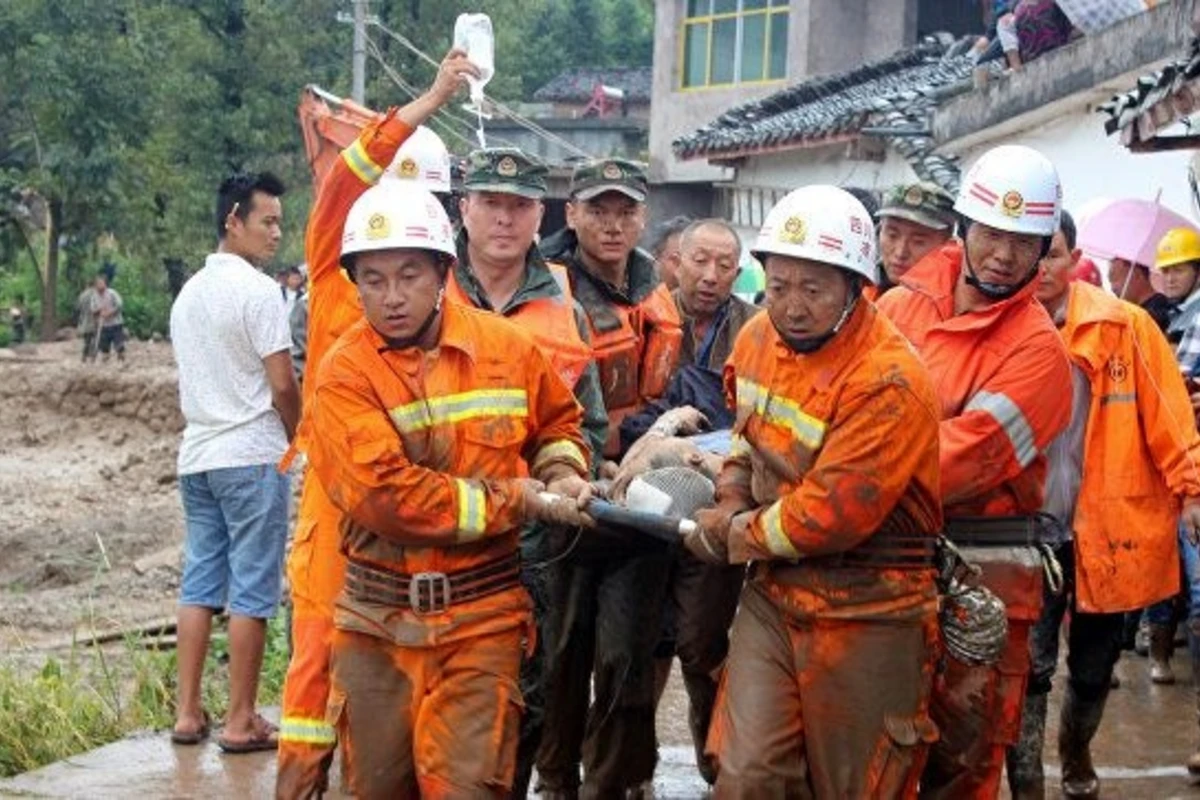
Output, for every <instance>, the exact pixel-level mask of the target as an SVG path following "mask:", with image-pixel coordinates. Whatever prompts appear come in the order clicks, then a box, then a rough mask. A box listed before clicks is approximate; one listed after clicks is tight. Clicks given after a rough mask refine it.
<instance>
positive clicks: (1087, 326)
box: [1060, 281, 1135, 372]
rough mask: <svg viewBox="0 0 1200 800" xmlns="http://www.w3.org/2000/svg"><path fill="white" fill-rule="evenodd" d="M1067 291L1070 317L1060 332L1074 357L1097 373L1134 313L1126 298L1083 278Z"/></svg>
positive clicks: (1113, 349) (1073, 283)
mask: <svg viewBox="0 0 1200 800" xmlns="http://www.w3.org/2000/svg"><path fill="white" fill-rule="evenodd" d="M1068 291H1069V292H1070V294H1069V295H1068V296H1067V320H1066V324H1064V325H1063V327H1062V328H1061V329H1060V333H1061V335H1062V339H1063V342H1064V344H1066V346H1067V351H1068V352H1069V353H1070V355H1071V359H1072V360H1073V361H1075V362H1076V363H1080V362H1083V363H1086V364H1087V365H1088V366H1089V367H1090V369H1091V370H1092V371H1093V372H1094V371H1096V370H1099V369H1100V368H1101V367H1103V366H1104V364H1105V363H1106V362H1107V361H1108V357H1109V355H1111V354H1112V353H1113V352H1115V351H1116V349H1117V347H1118V346H1119V344H1120V339H1121V337H1122V336H1123V335H1124V332H1125V329H1126V327H1127V326H1128V325H1129V323H1130V322H1131V316H1132V314H1133V313H1135V312H1134V311H1133V308H1132V307H1131V306H1129V305H1128V304H1127V303H1125V301H1123V300H1119V299H1117V298H1116V297H1114V296H1112V295H1111V294H1109V293H1108V292H1106V291H1105V290H1103V289H1100V288H1097V287H1095V286H1092V285H1091V284H1089V283H1085V282H1083V281H1073V282H1072V283H1071V285H1070V287H1069V288H1068Z"/></svg>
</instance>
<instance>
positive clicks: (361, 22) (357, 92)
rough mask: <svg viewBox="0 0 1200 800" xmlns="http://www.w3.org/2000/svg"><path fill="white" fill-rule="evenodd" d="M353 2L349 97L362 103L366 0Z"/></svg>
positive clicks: (364, 90)
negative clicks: (351, 72) (352, 45)
mask: <svg viewBox="0 0 1200 800" xmlns="http://www.w3.org/2000/svg"><path fill="white" fill-rule="evenodd" d="M352 2H353V3H354V56H353V60H352V61H351V69H352V70H353V77H352V83H351V89H350V97H351V98H352V99H353V100H354V102H356V103H358V104H359V105H362V104H363V103H364V102H365V100H366V95H367V0H352Z"/></svg>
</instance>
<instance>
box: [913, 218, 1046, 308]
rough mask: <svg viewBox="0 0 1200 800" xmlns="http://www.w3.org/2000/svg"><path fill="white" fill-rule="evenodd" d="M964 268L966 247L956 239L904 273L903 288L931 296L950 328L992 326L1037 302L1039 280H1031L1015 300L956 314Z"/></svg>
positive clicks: (998, 302) (1016, 295)
mask: <svg viewBox="0 0 1200 800" xmlns="http://www.w3.org/2000/svg"><path fill="white" fill-rule="evenodd" d="M963 269H965V259H964V257H963V245H962V243H960V242H958V241H957V240H955V241H951V242H947V243H946V244H944V245H942V246H941V247H939V248H938V249H937V250H934V251H933V252H932V253H930V254H929V255H927V256H925V258H923V259H921V260H920V261H919V262H917V264H916V266H914V267H913V268H912V269H910V270H909V271H908V272H907V273H905V275H904V277H903V278H901V279H900V285H901V286H905V287H907V288H908V289H910V290H912V291H914V292H916V293H918V294H921V295H924V296H925V297H928V298H929V299H930V300H932V301H933V302H934V304H935V305H936V306H937V308H938V311H939V312H940V314H941V317H942V319H943V320H953V322H952V324H951V325H950V327H955V328H964V329H966V328H976V327H986V326H988V325H990V324H991V323H992V322H993V321H994V320H995V319H996V318H998V317H1000V316H1002V315H1003V314H1004V312H1005V311H1007V310H1008V309H1009V308H1012V307H1013V306H1017V305H1023V304H1028V303H1030V302H1037V301H1036V300H1034V299H1033V295H1034V293H1035V292H1036V291H1037V281H1036V280H1032V281H1030V282H1029V283H1027V284H1025V286H1023V287H1022V288H1021V291H1019V292H1017V293H1016V294H1014V295H1013V296H1012V297H1008V298H1005V299H1004V300H998V301H996V302H994V303H989V304H988V305H986V306H984V307H983V308H979V309H975V310H973V311H968V312H965V313H962V314H955V313H954V287H955V286H957V285H958V278H959V276H960V275H962V271H963Z"/></svg>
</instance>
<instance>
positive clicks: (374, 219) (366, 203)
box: [342, 181, 455, 271]
mask: <svg viewBox="0 0 1200 800" xmlns="http://www.w3.org/2000/svg"><path fill="white" fill-rule="evenodd" d="M399 249H409V250H429V251H431V252H433V253H436V254H438V256H439V260H441V261H442V262H443V263H446V262H453V260H454V257H455V249H454V230H453V229H452V228H451V227H450V219H449V217H447V216H446V210H445V209H444V208H442V204H441V203H440V202H439V201H438V199H437V198H436V197H434V195H433V193H432V192H430V191H429V190H428V189H426V188H425V187H424V186H421V185H419V184H417V183H401V182H400V181H383V182H381V183H378V184H376V185H375V186H372V187H371V188H370V189H367V190H366V191H365V192H363V193H362V196H361V197H359V198H358V199H357V200H355V201H354V205H353V206H351V207H350V213H349V214H347V215H346V227H345V229H344V230H343V231H342V266H343V267H345V268H346V269H347V271H349V270H350V269H351V267H352V264H350V263H349V260H348V259H347V256H351V255H354V254H355V253H365V252H370V251H373V250H399Z"/></svg>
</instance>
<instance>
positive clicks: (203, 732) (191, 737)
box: [171, 711, 212, 745]
mask: <svg viewBox="0 0 1200 800" xmlns="http://www.w3.org/2000/svg"><path fill="white" fill-rule="evenodd" d="M211 732H212V718H211V717H210V716H209V715H208V712H207V711H205V712H204V724H202V725H201V726H200V727H199V728H197V729H196V730H194V731H177V730H174V729H172V731H171V742H172V743H174V744H182V745H193V744H200V743H201V742H203V741H204V740H205V739H207V738H208V735H209V733H211Z"/></svg>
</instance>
